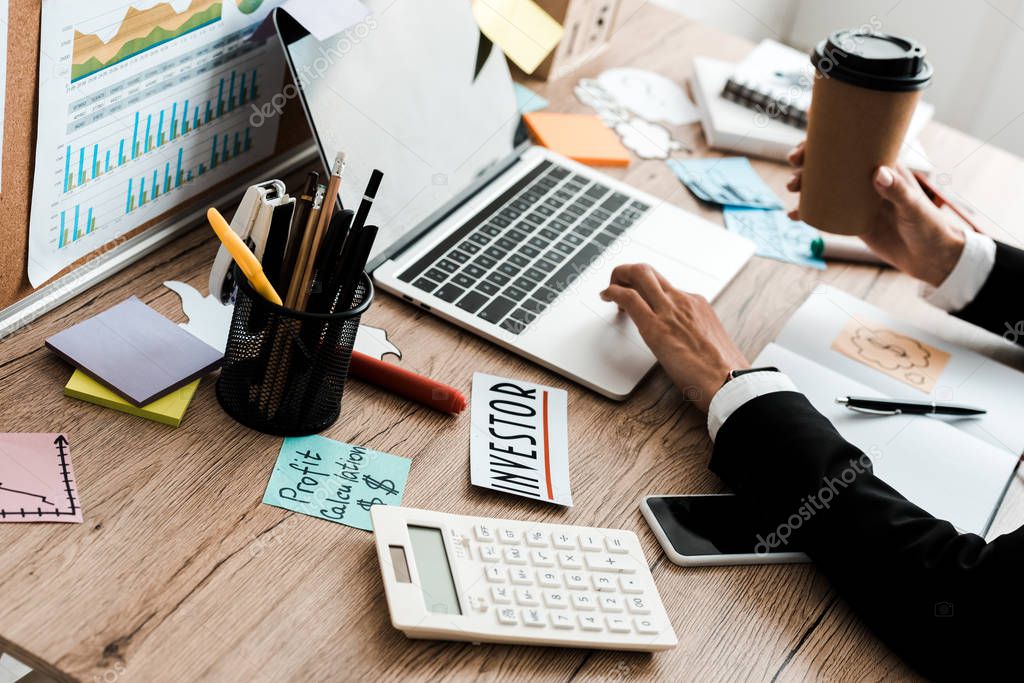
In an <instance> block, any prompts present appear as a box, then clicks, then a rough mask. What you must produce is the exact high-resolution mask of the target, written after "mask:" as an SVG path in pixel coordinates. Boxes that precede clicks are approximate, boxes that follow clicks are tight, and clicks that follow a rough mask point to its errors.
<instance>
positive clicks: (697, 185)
mask: <svg viewBox="0 0 1024 683" xmlns="http://www.w3.org/2000/svg"><path fill="white" fill-rule="evenodd" d="M666 163H667V164H668V166H669V168H671V169H672V171H673V172H674V173H675V174H676V176H677V177H678V178H679V180H681V181H682V182H683V184H684V185H686V187H687V188H689V190H690V192H692V193H693V194H694V196H695V197H697V199H701V200H703V201H705V202H712V203H714V204H721V205H723V206H745V207H748V208H751V209H781V208H782V202H781V201H779V198H778V197H777V196H776V195H775V193H774V192H772V190H771V188H770V187H768V185H767V184H765V182H764V180H762V179H761V176H759V175H757V171H755V170H754V167H753V166H751V165H750V160H749V159H747V158H746V157H723V158H714V159H670V160H669V161H667V162H666Z"/></svg>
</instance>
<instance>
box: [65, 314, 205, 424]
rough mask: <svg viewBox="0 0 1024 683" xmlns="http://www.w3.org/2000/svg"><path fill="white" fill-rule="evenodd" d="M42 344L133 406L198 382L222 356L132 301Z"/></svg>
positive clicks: (144, 403) (146, 402)
mask: <svg viewBox="0 0 1024 683" xmlns="http://www.w3.org/2000/svg"><path fill="white" fill-rule="evenodd" d="M46 345H47V346H48V347H50V348H51V349H52V350H53V351H55V352H56V353H57V354H58V355H60V356H61V357H62V358H64V359H65V360H66V361H68V362H69V363H71V364H72V365H74V366H75V367H77V368H79V369H81V370H82V371H83V372H86V373H88V374H89V375H90V376H91V377H93V378H94V379H95V380H96V381H98V382H100V383H101V384H103V385H105V386H106V387H108V388H109V389H110V390H111V391H114V392H116V393H117V394H119V395H121V396H123V397H124V399H125V400H127V401H129V402H130V403H133V404H134V405H136V406H144V405H146V404H148V403H152V402H153V401H155V400H156V399H158V398H161V397H163V396H166V395H167V394H169V393H171V392H172V391H175V390H177V389H180V388H181V387H183V386H185V385H186V384H188V383H189V382H191V381H193V380H195V379H197V378H199V377H202V376H203V375H205V374H207V373H208V372H210V371H212V370H214V369H216V368H217V367H218V366H219V365H220V363H221V361H222V360H223V357H224V356H223V354H222V353H221V352H220V351H218V350H217V349H215V348H213V347H212V346H210V345H209V344H206V343H205V342H202V341H200V340H199V339H197V338H196V337H193V336H192V335H191V334H189V333H188V332H186V331H185V330H183V329H181V328H180V327H178V326H177V325H175V324H174V323H173V322H171V321H170V320H168V319H167V318H165V317H164V316H162V315H160V314H159V313H157V312H156V311H154V310H153V309H152V308H150V307H149V306H147V305H146V304H144V303H142V302H141V301H139V300H138V299H137V298H135V297H132V298H130V299H128V300H127V301H124V302H122V303H120V304H118V305H117V306H114V307H113V308H111V309H108V310H106V311H104V312H103V313H100V314H99V315H97V316H94V317H92V318H89V319H88V320H85V321H83V322H80V323H79V324H77V325H75V326H74V327H70V328H68V329H66V330H64V331H63V332H60V333H59V334H55V335H54V336H52V337H50V338H49V339H47V340H46Z"/></svg>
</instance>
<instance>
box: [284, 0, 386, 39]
mask: <svg viewBox="0 0 1024 683" xmlns="http://www.w3.org/2000/svg"><path fill="white" fill-rule="evenodd" d="M281 8H282V9H284V10H285V11H287V12H288V13H289V14H291V15H292V17H293V18H294V19H295V20H296V21H298V22H299V23H300V24H302V27H303V28H305V29H306V30H307V31H309V32H310V33H312V34H313V37H314V38H316V39H317V40H319V41H324V40H327V39H328V38H330V37H331V36H334V35H337V34H338V33H341V32H342V31H344V30H345V29H347V28H349V27H350V26H352V25H353V24H357V23H359V22H360V21H363V20H364V19H366V17H368V16H370V10H369V8H367V7H366V5H364V4H363V3H361V2H359V0H331V1H330V2H324V1H323V0H287V1H286V2H285V3H284V4H283V5H281Z"/></svg>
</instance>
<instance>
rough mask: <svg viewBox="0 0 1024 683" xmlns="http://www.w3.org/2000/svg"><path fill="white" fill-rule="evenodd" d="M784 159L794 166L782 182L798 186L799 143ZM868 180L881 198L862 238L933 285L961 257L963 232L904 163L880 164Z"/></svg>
mask: <svg viewBox="0 0 1024 683" xmlns="http://www.w3.org/2000/svg"><path fill="white" fill-rule="evenodd" d="M788 159H789V163H790V164H792V165H793V166H795V167H796V171H795V172H794V174H793V177H792V178H791V179H790V181H789V184H788V185H786V187H787V188H788V189H789V190H790V191H791V192H799V191H800V186H801V182H802V177H801V176H802V173H803V171H802V168H801V167H802V166H803V164H804V143H802V142H801V143H800V144H799V145H797V146H796V148H795V149H793V151H791V152H790V153H789V157H788ZM872 184H873V185H874V187H875V192H877V193H878V195H879V196H880V197H881V198H882V199H884V200H885V202H884V203H883V204H882V209H881V211H879V213H878V216H877V218H876V219H875V221H874V224H873V225H871V226H868V230H867V232H865V233H864V234H863V235H861V236H860V237H861V239H863V240H864V243H865V244H867V245H868V247H870V248H871V250H872V251H874V252H875V253H876V254H878V255H879V256H880V257H882V259H884V260H885V261H887V262H889V263H891V264H892V265H893V266H895V267H896V268H899V269H900V270H902V271H903V272H905V273H907V274H908V275H910V276H912V277H915V278H917V279H918V280H923V281H924V282H927V283H928V284H930V285H932V286H933V287H938V286H939V285H940V284H942V281H943V280H945V279H946V277H947V276H948V275H949V274H950V273H951V272H953V268H954V267H955V266H956V262H957V261H958V260H959V259H960V253H961V252H962V251H963V248H964V236H963V232H961V231H960V230H959V229H957V228H956V227H954V226H953V225H951V224H950V222H949V221H948V220H946V216H945V215H944V214H943V213H942V211H941V210H940V209H939V207H937V206H935V204H933V203H932V201H931V200H930V199H928V197H927V195H925V193H924V190H922V189H921V186H920V185H919V184H918V182H917V179H916V178H914V174H913V173H911V172H910V170H909V169H908V168H907V167H906V166H904V165H902V164H896V166H895V167H889V166H879V167H878V168H877V169H875V175H874V178H873V183H872ZM789 217H790V218H792V219H793V220H799V218H800V216H799V213H798V212H797V211H796V210H793V211H791V212H790V213H789Z"/></svg>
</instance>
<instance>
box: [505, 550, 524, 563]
mask: <svg viewBox="0 0 1024 683" xmlns="http://www.w3.org/2000/svg"><path fill="white" fill-rule="evenodd" d="M505 561H506V562H508V563H509V564H526V553H524V552H523V549H522V548H514V547H513V548H505Z"/></svg>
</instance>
